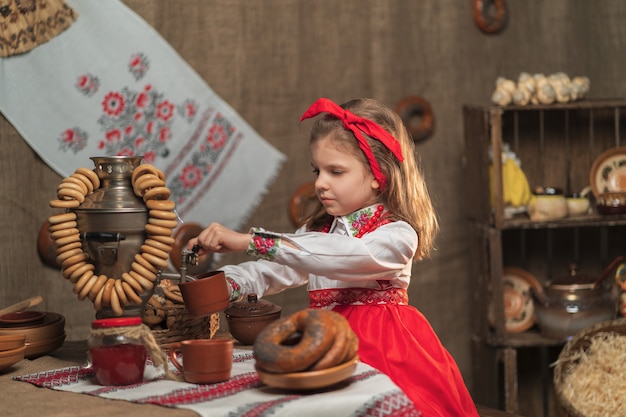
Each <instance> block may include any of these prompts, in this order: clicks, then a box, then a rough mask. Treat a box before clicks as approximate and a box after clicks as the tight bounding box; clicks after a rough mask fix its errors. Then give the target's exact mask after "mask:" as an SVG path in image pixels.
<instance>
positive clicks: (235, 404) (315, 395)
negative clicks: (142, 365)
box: [14, 349, 421, 417]
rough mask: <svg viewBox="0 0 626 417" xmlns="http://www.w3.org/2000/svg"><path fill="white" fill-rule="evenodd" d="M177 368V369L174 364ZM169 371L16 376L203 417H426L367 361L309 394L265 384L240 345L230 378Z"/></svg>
mask: <svg viewBox="0 0 626 417" xmlns="http://www.w3.org/2000/svg"><path fill="white" fill-rule="evenodd" d="M170 365H171V364H170ZM171 368H172V369H174V368H173V366H172V367H171ZM163 375H164V372H163V370H162V369H160V368H159V369H157V368H155V367H154V366H152V364H151V362H150V361H148V364H147V365H146V372H145V375H144V382H142V383H140V384H135V385H130V386H123V387H113V386H101V385H98V384H96V383H95V381H94V377H93V371H92V370H91V369H89V368H82V367H78V366H74V367H68V368H62V369H56V370H51V371H47V372H40V373H36V374H30V375H23V376H17V377H14V379H16V380H19V381H24V382H29V383H31V384H34V385H37V386H40V387H46V388H51V389H54V390H60V391H68V392H76V393H83V394H88V395H94V396H98V397H101V398H109V399H115V400H124V401H130V402H133V403H143V404H157V405H161V406H166V407H179V408H186V409H190V410H193V411H195V412H196V413H198V414H199V415H200V416H202V417H213V416H224V417H226V416H270V415H271V416H276V417H279V416H285V417H307V416H323V417H334V416H342V417H344V416H354V417H359V416H363V417H365V416H390V417H409V416H410V417H417V416H420V415H421V414H420V413H419V412H418V411H417V410H416V409H415V407H414V405H413V403H412V402H411V401H410V400H409V399H408V398H407V397H406V395H405V394H404V393H403V392H402V391H401V390H400V389H399V388H398V387H397V386H396V385H395V384H394V383H393V382H392V381H391V380H390V379H389V378H388V377H387V376H386V375H384V374H381V373H380V372H378V371H377V370H375V369H374V368H372V367H370V366H368V365H366V364H364V363H361V362H359V363H358V365H357V368H356V370H355V372H354V374H353V375H352V376H351V377H349V378H348V379H347V380H345V381H342V382H340V383H338V384H336V385H334V386H332V387H328V388H324V389H321V390H317V391H308V392H307V391H285V390H281V389H277V388H271V387H268V386H266V385H264V384H262V383H261V381H260V380H259V376H258V374H257V372H256V371H255V369H254V358H253V356H252V352H251V351H249V350H240V349H235V352H234V355H233V369H232V374H231V378H230V379H229V380H228V381H225V382H221V383H216V384H190V383H186V382H178V381H173V380H171V379H164V377H163Z"/></svg>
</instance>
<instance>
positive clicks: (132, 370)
mask: <svg viewBox="0 0 626 417" xmlns="http://www.w3.org/2000/svg"><path fill="white" fill-rule="evenodd" d="M143 331H144V330H143V328H142V320H141V317H118V318H109V319H100V320H94V321H92V322H91V334H90V335H89V339H88V341H87V345H88V348H89V359H90V362H91V366H92V367H93V370H94V372H95V377H96V380H97V381H98V383H99V384H100V385H130V384H136V383H139V382H141V381H142V380H143V374H144V370H145V366H146V357H147V351H146V347H145V345H144V344H143V342H142V339H141V335H142V332H143Z"/></svg>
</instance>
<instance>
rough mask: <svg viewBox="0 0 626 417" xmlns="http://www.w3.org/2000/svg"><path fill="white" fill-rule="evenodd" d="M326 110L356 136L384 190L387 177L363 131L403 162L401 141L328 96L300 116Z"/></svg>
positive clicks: (311, 115) (301, 119) (309, 116)
mask: <svg viewBox="0 0 626 417" xmlns="http://www.w3.org/2000/svg"><path fill="white" fill-rule="evenodd" d="M322 112H326V113H329V114H331V115H333V116H335V117H336V118H338V119H339V120H341V121H342V122H343V126H344V127H345V128H346V129H348V130H350V131H351V132H352V133H353V134H354V137H355V138H356V140H357V142H358V144H359V147H360V148H361V150H362V151H363V153H364V154H365V157H366V158H367V161H368V162H369V165H370V168H371V170H372V174H374V178H375V179H376V181H378V184H379V185H380V190H381V191H384V190H385V188H386V186H387V178H386V177H385V174H383V172H382V171H381V170H380V166H379V165H378V161H376V158H375V157H374V154H373V153H372V149H371V148H370V146H369V144H368V143H367V140H366V139H365V137H363V134H362V133H361V132H363V133H366V134H367V135H368V136H370V137H372V138H374V139H376V140H378V141H379V142H381V143H382V144H383V145H385V147H386V148H387V149H389V150H390V151H391V152H392V153H393V154H394V155H395V156H396V158H397V159H398V161H400V162H402V161H403V160H404V157H403V156H402V149H400V143H399V142H398V141H397V140H396V138H394V137H393V136H392V135H391V134H389V132H387V131H386V130H385V129H383V128H382V127H381V126H380V125H379V124H378V123H375V122H373V121H371V120H369V119H365V118H363V117H360V116H357V115H356V114H354V113H352V112H351V111H350V110H346V109H344V108H343V107H341V106H339V105H337V104H335V103H333V102H332V101H330V100H328V99H327V98H320V99H317V101H315V103H313V104H311V107H309V108H308V109H307V111H305V112H304V114H303V115H302V117H300V121H303V120H305V119H309V118H311V117H315V116H317V115H318V114H320V113H322Z"/></svg>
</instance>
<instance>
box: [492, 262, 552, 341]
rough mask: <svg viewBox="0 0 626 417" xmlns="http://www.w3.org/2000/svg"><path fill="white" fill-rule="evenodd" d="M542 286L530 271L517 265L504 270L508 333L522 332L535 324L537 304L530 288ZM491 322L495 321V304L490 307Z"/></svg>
mask: <svg viewBox="0 0 626 417" xmlns="http://www.w3.org/2000/svg"><path fill="white" fill-rule="evenodd" d="M531 288H535V289H536V290H537V291H541V290H542V287H541V284H539V281H537V278H535V277H534V276H533V275H532V274H531V273H530V272H528V271H526V270H524V269H522V268H515V267H505V268H504V269H503V270H502V296H503V301H504V327H505V330H506V332H507V333H521V332H524V331H526V330H528V329H530V328H531V327H532V326H533V325H534V324H535V305H534V302H533V299H532V295H531V293H530V289H531ZM489 316H490V317H489V322H490V323H491V325H492V326H493V325H494V323H495V319H494V311H493V306H491V307H490V309H489Z"/></svg>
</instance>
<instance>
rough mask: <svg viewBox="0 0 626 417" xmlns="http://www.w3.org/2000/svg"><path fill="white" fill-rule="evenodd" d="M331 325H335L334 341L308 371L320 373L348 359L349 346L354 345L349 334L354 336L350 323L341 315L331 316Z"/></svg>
mask: <svg viewBox="0 0 626 417" xmlns="http://www.w3.org/2000/svg"><path fill="white" fill-rule="evenodd" d="M331 317H332V320H333V323H334V325H335V340H334V341H333V344H332V346H331V347H330V349H328V352H326V353H325V354H324V355H322V357H321V358H320V359H319V360H318V361H317V362H315V363H314V364H313V366H311V368H310V369H309V370H310V371H320V370H322V369H327V368H332V367H333V366H337V365H340V364H342V363H344V362H345V361H346V360H348V359H352V357H349V358H347V357H346V356H348V352H349V350H350V344H351V343H354V339H352V338H351V337H350V334H354V332H353V331H352V328H351V327H350V323H348V320H347V319H346V318H345V317H344V316H342V315H341V314H339V313H337V314H333V315H332V316H331Z"/></svg>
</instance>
